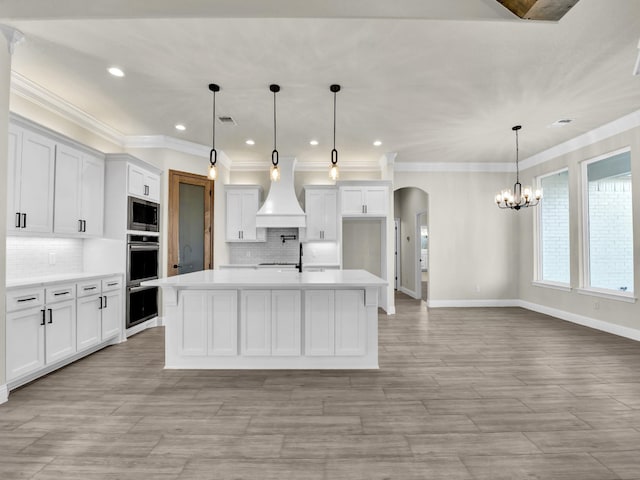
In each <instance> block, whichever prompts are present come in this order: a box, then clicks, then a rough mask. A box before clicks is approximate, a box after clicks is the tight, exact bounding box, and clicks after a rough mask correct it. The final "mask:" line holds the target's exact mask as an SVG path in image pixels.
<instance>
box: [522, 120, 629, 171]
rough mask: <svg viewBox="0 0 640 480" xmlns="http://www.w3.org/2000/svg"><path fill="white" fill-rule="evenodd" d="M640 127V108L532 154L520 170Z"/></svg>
mask: <svg viewBox="0 0 640 480" xmlns="http://www.w3.org/2000/svg"><path fill="white" fill-rule="evenodd" d="M637 127H640V110H637V111H635V112H632V113H630V114H628V115H625V116H624V117H620V118H618V119H617V120H614V121H612V122H609V123H605V124H604V125H601V126H600V127H597V128H594V129H593V130H591V131H589V132H587V133H584V134H582V135H579V136H577V137H574V138H572V139H571V140H567V141H566V142H563V143H560V144H559V145H556V146H555V147H551V148H548V149H547V150H544V151H542V152H540V153H537V154H535V155H532V156H531V157H529V158H527V159H525V160H523V161H521V162H520V170H526V169H528V168H531V167H535V166H536V165H540V164H542V163H545V162H548V161H549V160H553V159H554V158H557V157H560V156H562V155H566V154H567V153H571V152H573V151H575V150H579V149H581V148H584V147H588V146H589V145H593V144H594V143H597V142H601V141H602V140H605V139H607V138H610V137H613V136H615V135H618V134H620V133H622V132H626V131H627V130H631V129H632V128H637Z"/></svg>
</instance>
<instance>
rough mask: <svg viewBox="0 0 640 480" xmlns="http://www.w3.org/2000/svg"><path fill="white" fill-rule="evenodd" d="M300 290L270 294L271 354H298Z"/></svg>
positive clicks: (278, 291) (277, 291)
mask: <svg viewBox="0 0 640 480" xmlns="http://www.w3.org/2000/svg"><path fill="white" fill-rule="evenodd" d="M301 313H302V312H301V311H300V290H274V291H273V292H272V294H271V354H272V355H286V356H289V355H293V356H298V355H300V321H301Z"/></svg>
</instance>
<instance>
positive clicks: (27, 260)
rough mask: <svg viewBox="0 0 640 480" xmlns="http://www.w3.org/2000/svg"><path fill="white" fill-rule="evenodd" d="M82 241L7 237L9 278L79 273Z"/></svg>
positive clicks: (80, 270)
mask: <svg viewBox="0 0 640 480" xmlns="http://www.w3.org/2000/svg"><path fill="white" fill-rule="evenodd" d="M82 242H83V240H82V239H79V238H41V237H22V236H7V279H10V280H16V279H23V278H29V277H41V276H46V275H60V274H66V273H80V272H82V268H83V265H82V264H83V252H82V250H83V249H82V247H83V243H82Z"/></svg>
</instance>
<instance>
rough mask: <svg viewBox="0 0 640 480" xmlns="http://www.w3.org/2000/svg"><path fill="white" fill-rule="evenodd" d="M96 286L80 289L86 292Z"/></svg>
mask: <svg viewBox="0 0 640 480" xmlns="http://www.w3.org/2000/svg"><path fill="white" fill-rule="evenodd" d="M96 288H97V287H82V289H83V290H84V291H85V292H88V291H89V290H95V289H96Z"/></svg>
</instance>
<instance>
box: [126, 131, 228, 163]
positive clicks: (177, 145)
mask: <svg viewBox="0 0 640 480" xmlns="http://www.w3.org/2000/svg"><path fill="white" fill-rule="evenodd" d="M122 146H123V147H125V148H160V149H167V150H174V151H176V152H180V153H186V154H189V155H194V156H196V157H202V158H206V159H209V153H210V152H211V148H210V147H207V146H206V145H202V144H200V143H196V142H189V141H188V140H182V139H180V138H175V137H170V136H168V135H129V136H126V137H124V138H123V143H122ZM218 162H220V164H221V165H223V166H224V167H226V168H229V169H230V168H231V165H232V162H231V159H229V157H228V156H227V155H226V154H225V153H224V152H223V151H218Z"/></svg>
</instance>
